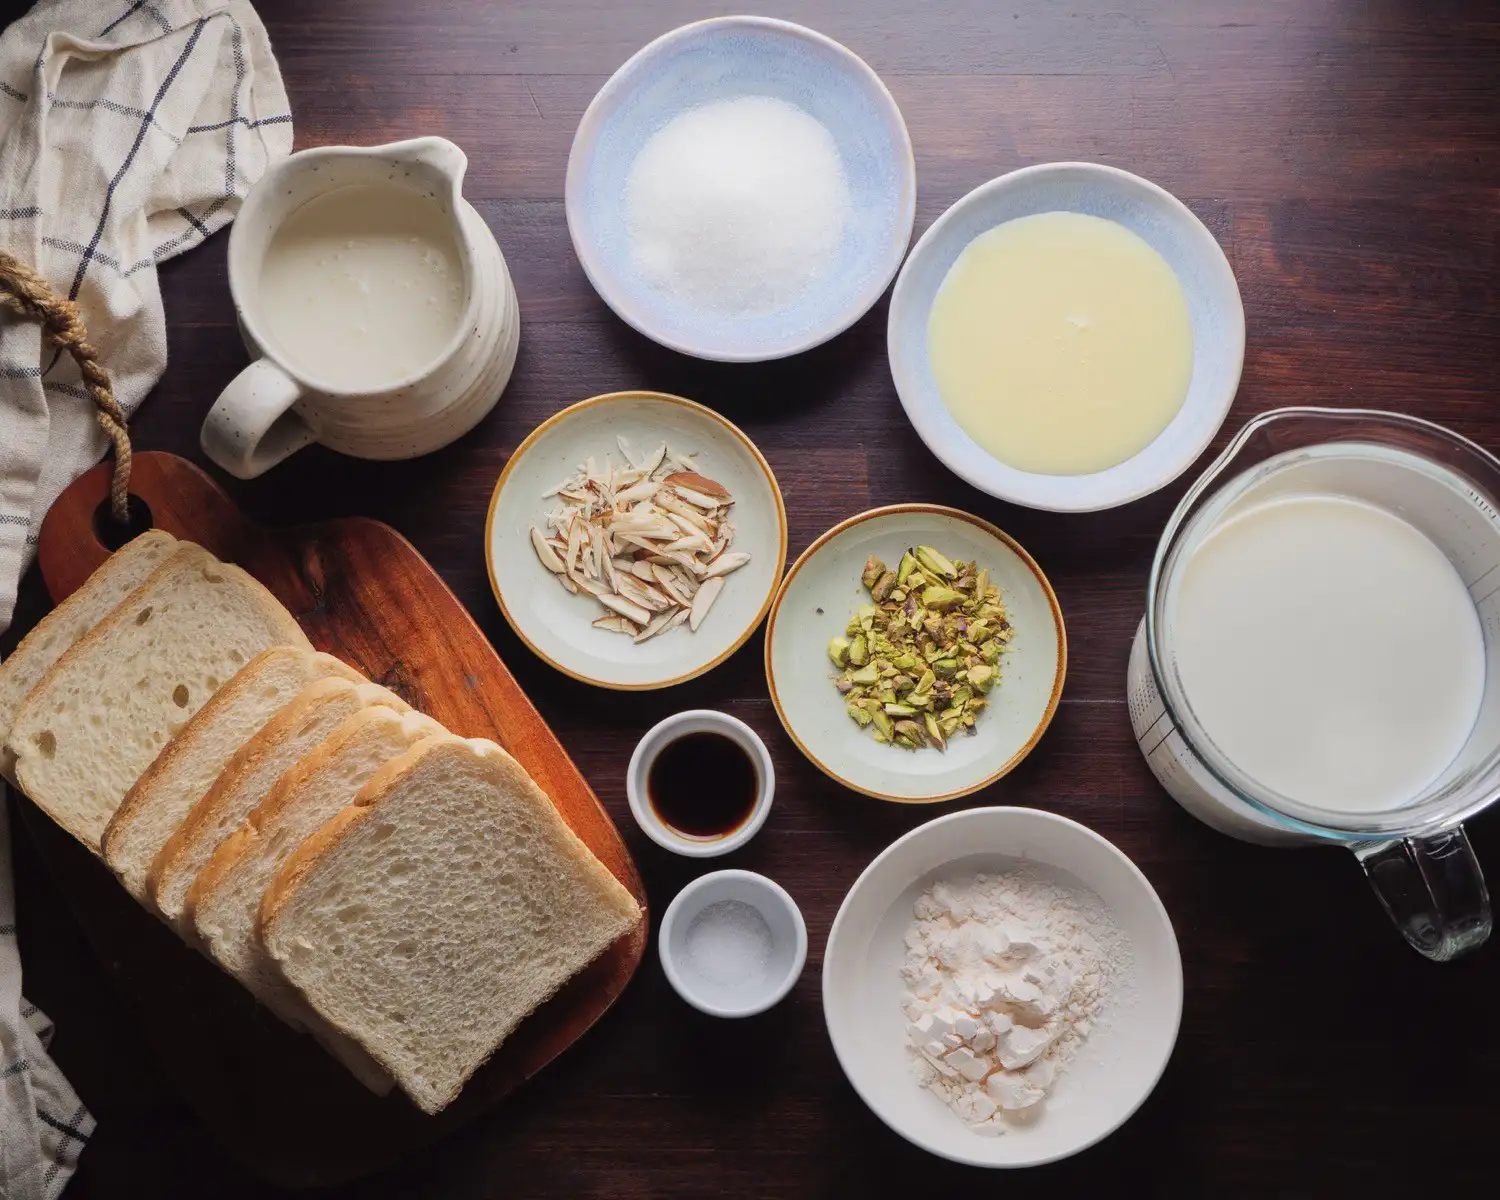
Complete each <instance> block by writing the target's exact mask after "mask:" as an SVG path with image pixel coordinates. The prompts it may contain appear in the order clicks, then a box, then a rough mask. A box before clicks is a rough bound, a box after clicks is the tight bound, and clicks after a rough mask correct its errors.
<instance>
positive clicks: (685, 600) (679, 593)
mask: <svg viewBox="0 0 1500 1200" xmlns="http://www.w3.org/2000/svg"><path fill="white" fill-rule="evenodd" d="M651 569H652V570H653V571H655V572H656V582H657V584H658V585H659V586H660V587H661V590H662V591H664V592H666V593H667V595H669V596H671V597H672V599H673V600H676V601H677V603H678V604H681V605H684V606H687V605H690V604H692V602H693V593H694V592H696V591H697V590H698V587H697V585H696V584H684V582H683V581H682V579H681V578H680V577H679V575H678V574H677V572H678V571H681V570H682V568H681V567H678V568H677V570H676V571H673V570H671V569H669V568H667V567H663V566H661V565H659V564H657V563H652V564H651Z"/></svg>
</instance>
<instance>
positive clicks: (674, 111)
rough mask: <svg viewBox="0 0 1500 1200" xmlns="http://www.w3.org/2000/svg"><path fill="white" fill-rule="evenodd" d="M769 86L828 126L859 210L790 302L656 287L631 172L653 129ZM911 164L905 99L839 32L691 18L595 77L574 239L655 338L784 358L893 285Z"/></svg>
mask: <svg viewBox="0 0 1500 1200" xmlns="http://www.w3.org/2000/svg"><path fill="white" fill-rule="evenodd" d="M745 95H762V96H773V97H776V98H777V99H780V100H785V101H787V102H788V103H790V104H795V105H796V106H797V107H799V108H801V109H803V110H804V111H806V112H808V113H810V114H811V115H812V116H814V117H816V118H817V119H818V120H819V121H821V122H822V123H823V124H824V125H825V126H826V127H827V128H828V130H829V132H830V133H832V135H833V138H834V141H835V142H836V143H837V144H838V148H839V154H840V156H841V157H842V159H843V163H844V173H845V175H846V177H847V178H848V181H849V201H850V208H851V213H850V219H849V222H848V224H847V226H846V227H845V230H844V236H843V242H842V244H841V246H840V247H839V250H838V253H837V256H836V258H835V259H834V262H833V265H832V266H831V267H830V269H829V270H828V271H827V272H826V273H825V274H824V275H823V276H822V279H821V281H820V282H819V283H818V284H817V285H816V286H815V287H813V288H812V289H811V290H810V291H809V292H807V293H806V294H805V295H804V296H803V297H802V299H801V300H800V301H799V302H798V303H797V304H795V305H793V306H792V307H790V308H787V309H783V310H780V311H778V312H774V313H769V314H766V315H761V316H754V317H743V318H731V317H723V316H717V315H714V314H712V313H707V312H703V311H701V310H699V309H696V308H694V307H693V306H691V305H688V304H685V303H683V302H681V301H678V300H675V299H673V298H672V297H671V296H669V295H667V294H666V293H664V292H660V291H657V290H656V289H654V288H652V287H651V286H650V285H649V284H647V283H646V282H645V281H644V280H642V279H641V278H640V277H639V275H638V274H637V272H636V270H635V268H634V266H633V264H632V262H631V258H630V248H629V245H628V239H627V234H626V228H625V217H624V195H625V183H626V180H627V178H628V177H629V174H630V167H631V164H632V163H633V162H634V161H635V157H636V155H637V154H638V153H639V152H640V150H641V148H642V147H643V146H644V145H645V144H646V142H647V140H648V139H649V138H650V137H651V135H652V134H654V133H656V131H657V130H659V129H661V128H662V126H664V125H665V124H667V122H669V121H670V120H671V119H672V118H673V117H675V116H677V115H678V114H679V113H681V112H683V111H685V110H687V109H690V108H694V107H697V106H699V105H703V104H707V103H711V102H713V101H717V100H726V99H732V98H734V97H738V96H745ZM916 194H917V186H916V170H915V167H914V165H913V161H912V152H911V139H910V138H909V137H908V136H907V132H906V125H905V122H903V121H902V119H901V110H900V109H898V108H897V107H896V102H895V101H894V100H893V99H892V98H891V94H890V93H889V92H888V91H887V90H886V88H885V85H884V84H882V83H881V82H880V78H879V77H878V76H877V75H876V74H875V72H874V71H872V70H871V69H870V68H869V66H868V65H866V64H865V62H864V61H863V60H861V59H860V58H859V57H857V56H856V55H855V54H853V53H852V52H851V51H849V50H848V49H846V48H845V47H843V46H841V45H839V43H837V42H835V41H831V40H830V39H828V38H826V37H824V36H823V35H822V34H819V33H814V32H813V31H812V30H810V29H804V28H803V27H802V26H800V25H793V24H790V23H789V22H786V21H776V20H771V19H769V18H762V17H721V18H718V19H716V20H711V21H699V22H697V23H696V24H692V25H684V26H683V27H682V28H680V29H674V30H673V31H672V32H671V33H668V34H666V35H665V36H663V37H660V38H658V39H657V40H656V41H654V42H652V43H650V45H648V46H646V47H645V48H644V49H642V50H640V51H639V52H638V53H636V54H635V56H634V57H632V58H631V59H630V60H629V61H628V62H626V63H625V65H624V66H622V67H621V68H620V69H619V70H618V71H616V72H615V74H614V75H613V76H612V77H611V78H610V80H609V82H608V83H606V84H605V85H604V87H603V88H601V89H600V91H599V94H598V95H597V96H595V97H594V100H593V103H591V104H590V105H589V107H588V111H587V112H585V113H584V115H583V120H582V121H580V122H579V125H578V132H577V134H576V135H575V136H574V138H573V149H572V153H571V154H570V155H569V157H568V179H567V215H568V231H569V233H570V234H571V235H572V238H573V248H574V250H575V251H577V254H578V259H579V261H580V262H581V263H582V264H583V269H584V271H585V272H586V273H587V275H588V277H589V281H590V282H591V283H593V285H594V288H595V289H596V290H597V291H598V293H599V295H600V296H601V297H602V298H603V299H604V302H605V303H606V304H608V305H609V306H610V307H611V308H612V309H614V310H615V312H616V313H617V314H619V316H620V317H621V318H622V319H623V320H625V321H627V322H628V323H629V324H631V325H633V326H634V327H635V328H636V329H638V330H640V331H641V332H642V333H644V334H645V335H646V336H647V337H649V338H652V339H653V340H655V341H657V342H660V343H661V344H662V345H664V346H669V347H671V348H672V349H674V350H680V351H682V352H683V353H684V354H692V355H696V356H697V357H699V358H709V359H718V360H722V361H729V362H749V361H757V360H761V359H769V358H783V357H785V356H787V355H789V354H796V353H798V352H800V351H803V350H807V349H809V348H811V347H813V346H816V345H818V344H819V343H821V342H825V341H827V340H828V339H829V338H831V337H833V336H834V335H835V334H837V333H839V332H841V331H843V330H844V329H847V328H848V327H849V326H850V325H852V324H853V323H854V322H855V321H857V320H858V319H859V318H860V317H861V316H862V315H864V313H865V312H866V311H868V310H869V308H870V306H871V305H872V304H874V303H875V301H876V300H877V299H878V298H879V296H880V294H881V293H882V292H883V291H885V288H886V285H887V284H888V283H890V281H891V277H892V276H893V275H894V274H895V273H896V268H897V267H898V266H900V264H901V256H902V255H903V254H904V253H905V252H906V246H907V242H908V241H909V240H910V238H911V227H912V217H913V215H914V213H915V211H916Z"/></svg>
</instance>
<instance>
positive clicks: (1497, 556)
mask: <svg viewBox="0 0 1500 1200" xmlns="http://www.w3.org/2000/svg"><path fill="white" fill-rule="evenodd" d="M1308 495H1334V496H1340V497H1346V498H1351V499H1355V500H1359V501H1363V502H1364V503H1366V504H1370V505H1374V506H1376V507H1378V508H1381V509H1384V510H1386V511H1387V512H1389V513H1391V514H1393V515H1395V516H1397V517H1399V518H1400V519H1402V520H1403V521H1405V522H1406V523H1407V524H1409V525H1411V526H1413V527H1415V528H1416V529H1417V530H1418V531H1420V532H1421V533H1422V534H1424V535H1425V536H1426V537H1427V538H1428V539H1429V540H1430V541H1431V542H1432V543H1433V544H1434V545H1436V546H1437V547H1438V549H1440V550H1441V551H1442V552H1443V554H1444V555H1445V556H1446V557H1447V558H1448V560H1449V562H1450V563H1452V565H1453V566H1454V568H1455V569H1456V570H1457V571H1458V573H1459V576H1460V578H1461V579H1462V581H1463V583H1464V584H1465V586H1466V587H1467V589H1468V593H1469V597H1470V599H1471V600H1472V601H1473V603H1474V605H1475V609H1476V611H1477V613H1478V616H1479V624H1480V629H1481V633H1482V636H1483V643H1484V650H1483V654H1484V693H1483V699H1482V700H1481V701H1480V705H1479V710H1478V715H1477V717H1476V719H1475V722H1474V725H1473V727H1472V729H1471V731H1470V732H1469V736H1468V739H1467V741H1466V742H1465V743H1464V744H1463V746H1462V748H1461V749H1460V751H1459V752H1458V754H1457V755H1456V757H1454V758H1453V760H1452V761H1451V762H1450V763H1449V764H1448V766H1447V767H1446V768H1445V769H1444V770H1442V771H1441V772H1440V773H1439V774H1438V775H1437V777H1436V778H1434V779H1433V780H1431V782H1429V783H1428V784H1427V785H1426V786H1425V787H1423V788H1421V790H1420V791H1419V792H1418V793H1417V794H1415V795H1412V796H1410V797H1408V798H1407V799H1405V800H1404V801H1403V802H1401V803H1399V804H1397V805H1395V806H1394V807H1387V808H1383V809H1381V810H1379V811H1374V812H1363V811H1361V812H1350V811H1346V810H1343V809H1335V808H1328V807H1320V806H1319V805H1317V804H1314V803H1309V802H1308V800H1307V799H1306V798H1305V797H1304V798H1301V799H1294V798H1292V797H1290V796H1287V795H1284V794H1280V793H1278V792H1277V791H1276V790H1274V789H1273V788H1271V787H1268V786H1266V785H1265V784H1263V783H1261V782H1260V781H1258V780H1256V779H1253V778H1251V777H1250V776H1249V775H1248V774H1247V773H1246V772H1245V770H1244V769H1243V767H1242V765H1240V764H1236V763H1235V762H1234V761H1232V760H1231V759H1230V757H1229V756H1227V755H1226V754H1224V753H1223V751H1222V750H1221V749H1220V747H1219V746H1218V745H1216V744H1215V742H1214V739H1213V738H1212V737H1210V736H1209V734H1208V733H1207V732H1206V731H1205V729H1204V727H1203V725H1202V723H1201V722H1200V720H1199V718H1198V716H1197V714H1195V712H1194V710H1193V706H1192V704H1191V702H1190V701H1189V698H1188V696H1187V694H1186V692H1185V689H1184V687H1183V682H1182V677H1181V674H1180V672H1179V669H1178V664H1177V662H1176V658H1175V649H1176V646H1175V643H1174V622H1173V613H1174V602H1175V596H1176V589H1177V587H1178V585H1179V584H1180V581H1181V576H1182V571H1183V568H1184V566H1185V564H1186V563H1187V562H1188V560H1189V559H1190V558H1191V557H1192V555H1193V553H1194V552H1195V550H1196V549H1197V548H1198V547H1200V546H1201V545H1202V544H1203V542H1204V540H1205V539H1206V538H1207V537H1209V536H1210V535H1211V534H1213V533H1214V532H1215V531H1216V530H1218V529H1220V528H1222V526H1223V525H1224V523H1225V522H1226V521H1228V520H1230V519H1232V518H1233V517H1235V516H1236V515H1238V514H1241V513H1244V512H1245V511H1247V510H1248V509H1249V508H1251V507H1252V506H1257V505H1260V504H1263V503H1265V502H1267V501H1270V500H1275V499H1279V498H1282V497H1295V496H1308ZM1128 686H1129V699H1130V715H1131V721H1132V724H1133V725H1134V728H1135V733H1136V738H1137V741H1138V742H1139V744H1140V747H1141V751H1142V753H1143V754H1144V755H1145V756H1146V760H1147V762H1148V764H1149V765H1150V767H1151V769H1152V771H1153V773H1154V774H1155V775H1156V777H1157V778H1158V780H1160V781H1161V783H1162V785H1163V786H1164V787H1165V788H1166V789H1167V791H1168V792H1169V793H1171V795H1172V796H1173V798H1174V799H1176V800H1177V801H1178V802H1179V803H1180V804H1182V806H1183V807H1184V808H1186V809H1187V810H1188V811H1189V812H1190V813H1192V814H1193V815H1194V816H1196V817H1198V818H1199V819H1200V820H1203V821H1204V822H1206V823H1207V824H1209V825H1212V826H1213V827H1214V828H1216V829H1219V830H1220V831H1221V832H1224V833H1228V834H1230V835H1232V836H1235V837H1239V838H1242V839H1244V840H1247V841H1254V842H1260V843H1263V844H1268V845H1295V844H1307V843H1333V844H1339V845H1343V846H1346V847H1347V848H1348V849H1349V850H1351V851H1352V852H1353V853H1354V855H1355V856H1356V857H1357V858H1358V859H1359V861H1360V863H1361V865H1362V866H1363V868H1364V870H1365V873H1366V875H1367V877H1368V878H1369V880H1370V882H1371V884H1372V885H1373V886H1374V888H1375V891H1376V894H1377V895H1378V896H1379V898H1380V900H1381V902H1382V904H1383V905H1384V906H1385V908H1386V911H1387V912H1388V913H1389V914H1390V916H1391V919H1392V920H1393V921H1394V922H1395V923H1396V925H1397V927H1398V928H1399V929H1400V930H1401V932H1402V934H1403V935H1404V936H1405V938H1406V940H1407V941H1408V942H1409V943H1410V944H1411V945H1412V946H1413V947H1415V948H1416V949H1417V950H1418V951H1420V952H1421V953H1422V954H1424V955H1426V956H1427V957H1429V958H1432V959H1438V960H1444V959H1449V958H1453V957H1455V956H1457V955H1459V954H1463V953H1465V952H1466V951H1469V950H1472V949H1474V948H1475V947H1476V946H1478V945H1480V944H1481V943H1482V942H1483V941H1484V940H1485V939H1486V938H1487V937H1488V936H1489V932H1490V924H1491V918H1490V905H1489V895H1488V892H1487V890H1486V888H1485V883H1484V877H1483V875H1482V874H1481V872H1480V869H1479V865H1478V863H1477V861H1476V860H1475V857H1474V853H1473V850H1472V849H1471V848H1470V845H1469V840H1468V838H1467V836H1466V835H1465V833H1464V831H1463V827H1462V822H1463V821H1464V820H1465V819H1466V818H1468V817H1470V816H1472V815H1473V814H1475V813H1477V812H1479V811H1480V810H1482V809H1484V808H1486V807H1488V806H1489V805H1490V804H1492V803H1494V802H1495V800H1496V799H1497V798H1500V460H1497V459H1496V458H1495V457H1494V456H1493V455H1491V454H1489V453H1488V452H1487V451H1485V450H1483V449H1481V448H1480V447H1479V446H1477V445H1475V444H1474V443H1472V442H1470V441H1468V440H1467V439H1465V438H1462V437H1459V436H1458V435H1457V434H1454V433H1452V432H1450V431H1449V430H1446V429H1444V428H1442V427H1441V426H1439V425H1434V424H1432V423H1431V422H1429V421H1423V420H1420V419H1418V418H1416V417H1408V416H1403V415H1401V414H1398V413H1386V412H1376V411H1372V410H1363V409H1323V408H1285V409H1277V410H1275V411H1272V412H1267V413H1263V414H1262V415H1260V416H1259V417H1256V418H1255V419H1254V420H1252V421H1251V422H1250V423H1249V424H1248V425H1246V426H1245V428H1244V429H1243V430H1241V431H1240V433H1239V434H1238V435H1237V436H1236V437H1235V438H1234V439H1233V441H1231V442H1230V444H1229V445H1228V446H1227V447H1226V448H1225V450H1224V452H1223V453H1222V454H1221V455H1220V456H1219V458H1218V459H1217V460H1215V462H1214V463H1213V464H1212V465H1211V466H1210V467H1209V469H1208V470H1207V471H1206V472H1205V473H1204V475H1203V476H1202V478H1200V479H1199V480H1198V481H1197V482H1196V483H1195V484H1194V485H1193V486H1192V488H1190V489H1189V491H1188V493H1187V494H1186V495H1185V496H1184V497H1183V499H1182V502H1181V503H1180V504H1179V505H1178V506H1177V509H1176V511H1175V512H1174V513H1173V514H1172V517H1171V519H1170V520H1169V521H1168V523H1167V527H1166V529H1165V530H1164V532H1163V534H1162V538H1161V542H1160V544H1159V545H1158V547H1157V553H1156V558H1155V561H1154V562H1153V563H1152V567H1151V578H1150V584H1149V589H1148V593H1147V608H1146V618H1145V620H1144V621H1143V622H1142V625H1141V629H1140V630H1139V631H1138V633H1137V636H1136V644H1135V647H1134V650H1133V653H1132V655H1131V663H1130V668H1129V680H1128Z"/></svg>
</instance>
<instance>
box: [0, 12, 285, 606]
mask: <svg viewBox="0 0 1500 1200" xmlns="http://www.w3.org/2000/svg"><path fill="white" fill-rule="evenodd" d="M291 120H292V119H291V114H290V113H289V111H288V109H287V98H286V91H285V89H284V88H283V87H282V83H281V74H280V72H279V71H278V70H277V67H276V60H275V58H274V57H273V56H272V54H271V46H270V42H269V41H268V40H267V38H266V31H265V27H264V26H263V25H262V24H261V22H260V18H259V16H257V15H256V12H255V10H254V9H253V8H252V7H251V6H250V4H249V3H248V2H247V0H43V3H41V4H38V5H37V6H36V7H35V8H33V9H32V10H31V11H30V12H29V13H27V14H26V16H24V17H22V18H21V19H20V20H18V21H15V22H14V23H12V24H11V26H10V27H9V28H8V29H7V30H6V31H5V33H4V34H3V35H0V248H3V249H6V250H8V251H10V252H11V253H12V254H14V255H15V256H16V257H17V258H19V259H21V261H22V262H26V263H30V264H31V265H32V266H34V267H36V269H37V270H38V271H40V272H41V274H42V275H43V276H45V277H46V279H47V281H48V282H49V283H50V284H51V285H52V287H53V289H54V290H55V291H56V292H57V293H58V294H59V295H63V296H67V297H68V298H70V299H72V300H76V301H78V303H79V305H80V306H81V308H82V314H83V319H84V323H85V325H86V326H87V327H88V332H89V341H90V342H91V343H92V344H93V346H94V347H95V349H96V350H97V351H98V353H99V361H100V362H101V363H102V364H103V365H104V368H105V369H106V370H107V371H108V372H109V373H110V378H111V381H112V382H113V384H114V392H115V399H116V400H117V401H118V402H119V404H120V407H121V408H122V409H124V411H125V413H126V414H127V415H129V414H130V413H132V412H134V411H135V409H136V408H137V407H138V406H139V404H140V402H141V400H142V399H143V398H144V397H145V395H146V393H147V392H148V391H150V389H151V387H152V386H153V385H154V384H155V383H156V381H157V380H158V379H159V378H160V377H161V373H162V370H163V368H164V367H165V366H166V364H167V335H166V318H165V315H164V314H163V312H162V302H161V292H160V290H159V288H158V285H157V278H156V264H157V263H159V262H161V261H163V260H164V259H168V258H171V257H172V256H173V255H175V254H180V253H182V251H184V250H187V249H189V248H191V247H193V246H196V245H197V244H198V243H199V242H201V241H202V240H203V239H204V238H206V237H207V236H208V235H209V234H211V233H213V232H214V231H215V230H217V229H219V228H220V227H222V226H224V225H226V224H228V222H229V221H230V220H231V219H232V218H233V216H234V214H235V212H236V211H237V210H238V209H239V206H240V201H241V199H242V198H243V197H244V195H245V192H246V191H247V190H248V189H249V187H250V185H251V184H253V183H254V182H255V181H256V180H257V179H259V178H260V176H261V175H262V174H263V173H264V172H265V169H266V167H267V166H268V165H269V164H270V163H272V162H274V161H275V160H277V159H279V158H282V157H284V156H285V155H286V154H287V153H288V152H289V151H290V150H291V148H292V123H291ZM107 444H108V443H107V439H106V438H105V436H104V433H103V431H102V430H101V429H100V428H99V425H98V422H97V420H96V419H95V416H94V406H93V402H92V401H91V400H90V399H89V397H88V394H87V393H86V392H85V391H84V390H83V387H82V384H81V382H80V380H79V376H78V369H77V367H76V366H75V364H74V363H73V360H72V359H71V358H69V357H68V356H67V355H61V356H59V355H57V354H56V353H55V352H54V351H53V350H52V348H51V347H49V346H47V345H45V344H44V342H43V340H42V337H41V333H40V330H39V328H38V327H37V326H36V325H32V324H28V323H24V322H19V321H6V322H5V323H4V324H3V325H0V631H3V630H4V629H5V627H6V626H7V625H8V624H9V623H10V618H11V614H12V612H13V610H14V607H15V597H16V585H17V582H18V581H19V579H20V576H21V572H22V571H23V570H25V568H26V566H27V565H28V564H29V563H30V561H31V559H32V556H33V555H34V553H35V550H36V539H37V534H38V531H39V529H40V528H41V522H42V517H43V516H45V515H46V512H47V509H48V508H49V507H50V506H51V504H52V502H53V501H54V500H55V499H57V496H58V493H59V492H61V491H62V489H63V488H64V487H66V486H67V485H68V484H69V483H71V482H72V481H73V480H74V479H76V478H77V477H78V476H79V475H81V474H82V473H83V472H84V471H85V470H87V469H88V468H89V467H91V466H92V465H93V464H94V463H95V462H97V461H98V460H99V458H100V457H101V456H102V455H103V454H104V451H105V448H106V446H107Z"/></svg>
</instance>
